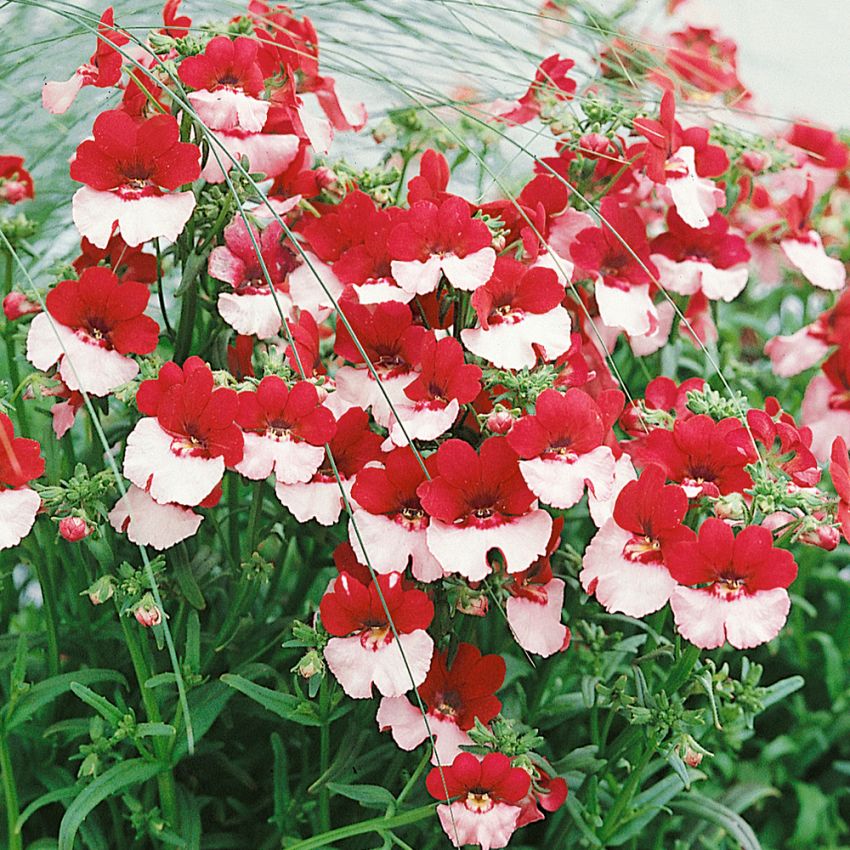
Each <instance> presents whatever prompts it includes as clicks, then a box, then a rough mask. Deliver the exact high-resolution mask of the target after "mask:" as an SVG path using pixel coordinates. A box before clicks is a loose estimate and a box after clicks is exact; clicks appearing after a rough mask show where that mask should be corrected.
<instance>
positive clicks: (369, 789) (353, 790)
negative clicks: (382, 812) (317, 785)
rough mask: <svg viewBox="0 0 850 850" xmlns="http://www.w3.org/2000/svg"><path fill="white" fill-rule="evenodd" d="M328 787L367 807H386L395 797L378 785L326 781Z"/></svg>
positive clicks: (392, 802)
mask: <svg viewBox="0 0 850 850" xmlns="http://www.w3.org/2000/svg"><path fill="white" fill-rule="evenodd" d="M328 788H329V789H330V790H331V791H332V792H333V793H334V794H339V795H341V796H342V797H348V799H349V800H356V801H357V802H358V803H360V805H361V806H363V807H365V808H367V809H387V808H389V807H390V806H392V805H393V804H394V803H395V797H393V795H392V794H391V793H390V792H389V791H388V790H387V789H386V788H383V787H382V786H380V785H343V784H342V783H340V782H328Z"/></svg>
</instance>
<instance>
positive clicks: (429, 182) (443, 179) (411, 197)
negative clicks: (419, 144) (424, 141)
mask: <svg viewBox="0 0 850 850" xmlns="http://www.w3.org/2000/svg"><path fill="white" fill-rule="evenodd" d="M450 176H451V171H450V169H449V163H448V161H447V160H446V158H445V157H444V156H443V155H442V154H441V153H438V152H437V151H435V150H433V149H431V148H429V149H428V150H427V151H425V153H423V154H422V158H421V159H420V160H419V174H417V175H416V177H411V178H410V181H409V182H408V184H407V202H408V204H410V206H413V205H414V204H415V203H416V202H417V201H426V200H427V201H437V200H439V199H441V198H442V197H443V195H444V194H445V191H446V187H447V186H448V185H449V177H450Z"/></svg>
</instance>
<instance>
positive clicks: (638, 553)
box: [623, 535, 661, 564]
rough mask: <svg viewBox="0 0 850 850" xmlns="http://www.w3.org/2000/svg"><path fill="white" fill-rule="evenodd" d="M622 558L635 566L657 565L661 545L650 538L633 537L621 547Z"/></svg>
mask: <svg viewBox="0 0 850 850" xmlns="http://www.w3.org/2000/svg"><path fill="white" fill-rule="evenodd" d="M623 557H624V558H625V559H626V560H627V561H631V562H632V563H635V564H659V563H661V544H660V543H659V542H658V541H657V540H655V539H653V538H651V537H646V536H642V537H641V536H638V535H635V536H634V537H632V538H631V539H630V540H629V541H628V543H626V545H625V546H624V547H623Z"/></svg>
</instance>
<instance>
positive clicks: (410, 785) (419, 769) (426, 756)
mask: <svg viewBox="0 0 850 850" xmlns="http://www.w3.org/2000/svg"><path fill="white" fill-rule="evenodd" d="M430 758H431V747H430V745H429V746H427V747H426V748H425V752H424V753H423V754H422V759H421V761H420V762H419V764H418V765H417V766H416V770H414V771H413V773H411V774H410V779H408V780H407V782H406V783H405V786H404V788H402V789H401V794H399V795H398V797H396V803H397V804H398V805H399V806H400V805H401V804H402V803H403V802H404V801H405V799H406V798H407V795H408V794H409V793H410V792H411V791H412V790H413V789H414V787H415V786H416V783H417V782H418V781H419V777H420V776H422V773H423V771H424V770H425V768H426V767H428V762H429V761H430Z"/></svg>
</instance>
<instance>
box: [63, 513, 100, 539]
mask: <svg viewBox="0 0 850 850" xmlns="http://www.w3.org/2000/svg"><path fill="white" fill-rule="evenodd" d="M93 531H94V526H92V525H89V524H88V523H87V522H86V521H85V520H84V519H83V518H82V517H78V516H65V517H62V519H60V520H59V533H60V534H61V535H62V537H64V538H65V540H67V541H68V542H69V543H77V542H78V541H80V540H82V539H83V538H84V537H88V536H89V535H90V534H91V533H92V532H93Z"/></svg>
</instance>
